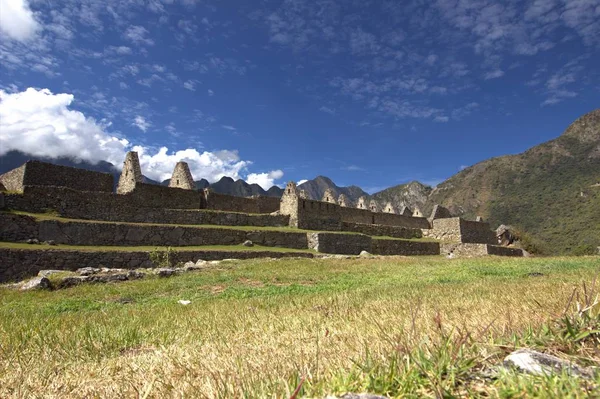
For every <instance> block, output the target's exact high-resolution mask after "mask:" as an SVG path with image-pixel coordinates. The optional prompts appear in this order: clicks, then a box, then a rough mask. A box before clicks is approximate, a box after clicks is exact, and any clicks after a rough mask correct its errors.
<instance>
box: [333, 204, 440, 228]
mask: <svg viewBox="0 0 600 399" xmlns="http://www.w3.org/2000/svg"><path fill="white" fill-rule="evenodd" d="M340 217H341V220H342V222H349V223H359V224H380V225H385V226H397V227H406V228H411V229H429V228H430V227H431V226H430V224H429V221H428V220H427V219H425V218H422V217H412V216H404V215H398V214H395V213H383V212H371V211H370V210H368V209H359V208H346V207H341V209H340Z"/></svg>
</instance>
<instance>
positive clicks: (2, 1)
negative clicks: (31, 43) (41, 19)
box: [0, 0, 41, 42]
mask: <svg viewBox="0 0 600 399" xmlns="http://www.w3.org/2000/svg"><path fill="white" fill-rule="evenodd" d="M40 29H41V26H40V24H39V23H38V21H37V20H36V19H35V16H34V14H33V12H32V11H31V9H30V8H29V4H28V2H27V0H0V31H1V32H2V33H4V34H5V35H7V36H8V37H10V38H11V39H14V40H17V41H21V42H24V41H28V40H31V39H33V38H34V37H35V36H36V33H37V32H38V31H39V30H40Z"/></svg>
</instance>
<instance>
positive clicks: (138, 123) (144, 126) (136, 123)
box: [131, 115, 152, 133]
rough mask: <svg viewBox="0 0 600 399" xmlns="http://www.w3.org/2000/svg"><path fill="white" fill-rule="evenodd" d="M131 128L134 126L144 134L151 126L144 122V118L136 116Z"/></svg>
mask: <svg viewBox="0 0 600 399" xmlns="http://www.w3.org/2000/svg"><path fill="white" fill-rule="evenodd" d="M131 125H132V126H136V127H137V128H138V129H140V130H141V131H142V132H144V133H145V132H146V130H148V128H149V127H150V126H151V125H152V124H151V123H150V122H148V121H147V120H146V118H144V117H143V116H141V115H137V116H136V117H135V119H134V120H133V122H132V123H131Z"/></svg>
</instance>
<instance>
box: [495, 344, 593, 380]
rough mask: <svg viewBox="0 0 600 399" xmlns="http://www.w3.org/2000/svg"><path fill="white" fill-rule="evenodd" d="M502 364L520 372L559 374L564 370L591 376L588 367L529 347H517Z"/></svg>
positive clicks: (575, 374) (577, 374)
mask: <svg viewBox="0 0 600 399" xmlns="http://www.w3.org/2000/svg"><path fill="white" fill-rule="evenodd" d="M504 366H505V367H514V368H516V369H517V370H519V371H521V372H524V373H529V374H537V375H549V374H552V373H559V374H560V373H562V372H563V371H565V372H567V373H568V374H571V375H574V376H580V377H586V378H591V377H592V376H593V372H592V371H591V370H589V369H586V368H584V367H581V366H578V365H576V364H575V363H571V362H568V361H566V360H562V359H560V358H558V357H556V356H552V355H547V354H545V353H541V352H537V351H534V350H531V349H519V350H517V351H514V352H512V353H511V354H510V355H508V356H507V357H506V358H505V359H504Z"/></svg>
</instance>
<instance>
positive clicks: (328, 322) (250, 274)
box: [0, 257, 600, 398]
mask: <svg viewBox="0 0 600 399" xmlns="http://www.w3.org/2000/svg"><path fill="white" fill-rule="evenodd" d="M598 269H599V262H598V258H592V257H583V258H494V257H491V258H485V259H478V258H475V259H452V260H449V259H445V258H441V257H423V258H421V257H420V258H402V257H398V258H377V259H364V258H362V259H361V258H357V259H286V260H265V259H256V260H250V261H237V262H222V263H220V264H218V265H215V266H214V267H211V268H208V269H206V270H203V271H201V272H198V273H189V274H184V275H181V276H176V277H172V278H169V279H159V278H155V279H147V280H139V281H131V282H124V283H119V284H102V285H100V284H98V285H88V286H85V285H82V286H76V287H73V288H69V289H65V290H61V291H54V292H44V291H39V292H25V293H23V292H14V291H8V290H2V289H0V397H2V398H4V397H7V398H10V397H38V396H44V397H61V398H63V397H64V398H71V397H73V398H74V397H137V396H142V397H143V396H146V397H148V398H162V397H290V396H291V395H292V393H293V392H294V391H295V390H296V389H297V388H298V387H299V386H300V388H299V389H298V394H297V397H302V396H308V397H323V396H326V395H327V394H341V393H343V392H347V391H352V392H364V391H370V392H373V393H380V394H386V395H390V396H393V397H529V396H538V397H539V396H542V397H590V396H593V394H594V392H597V391H594V389H597V387H598V386H599V385H598V383H600V380H599V379H598V378H599V377H598V376H596V377H595V379H594V380H583V379H577V378H572V377H569V376H568V375H555V376H549V377H534V376H527V375H519V374H516V373H514V372H512V371H506V372H498V371H496V369H495V368H496V367H497V365H498V364H499V363H500V362H501V361H502V359H503V357H504V356H505V355H506V354H507V353H509V352H510V351H512V350H514V349H516V348H520V347H524V346H530V347H533V348H535V349H541V350H544V351H547V352H550V353H553V354H557V355H559V356H561V357H564V358H567V359H570V360H575V361H577V362H579V363H581V364H583V365H598V361H599V359H600V356H599V354H598V352H597V348H598V345H597V344H598V335H597V333H596V332H595V330H596V329H597V326H598V307H597V305H593V306H591V307H590V306H589V304H593V303H595V302H594V298H595V295H596V294H595V293H596V292H597V288H596V286H595V284H589V285H587V284H586V286H585V289H583V288H582V281H593V279H594V276H595V275H596V274H597V273H598ZM575 288H577V290H576V291H575ZM586 298H588V299H589V298H591V299H589V300H588V299H586ZM180 299H186V300H190V301H191V303H190V304H189V305H188V306H183V305H180V304H178V303H177V301H178V300H180ZM578 304H579V305H578ZM586 304H588V305H586ZM565 317H567V318H568V319H565ZM567 320H568V322H567ZM586 334H587V335H586ZM301 382H302V384H301Z"/></svg>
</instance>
